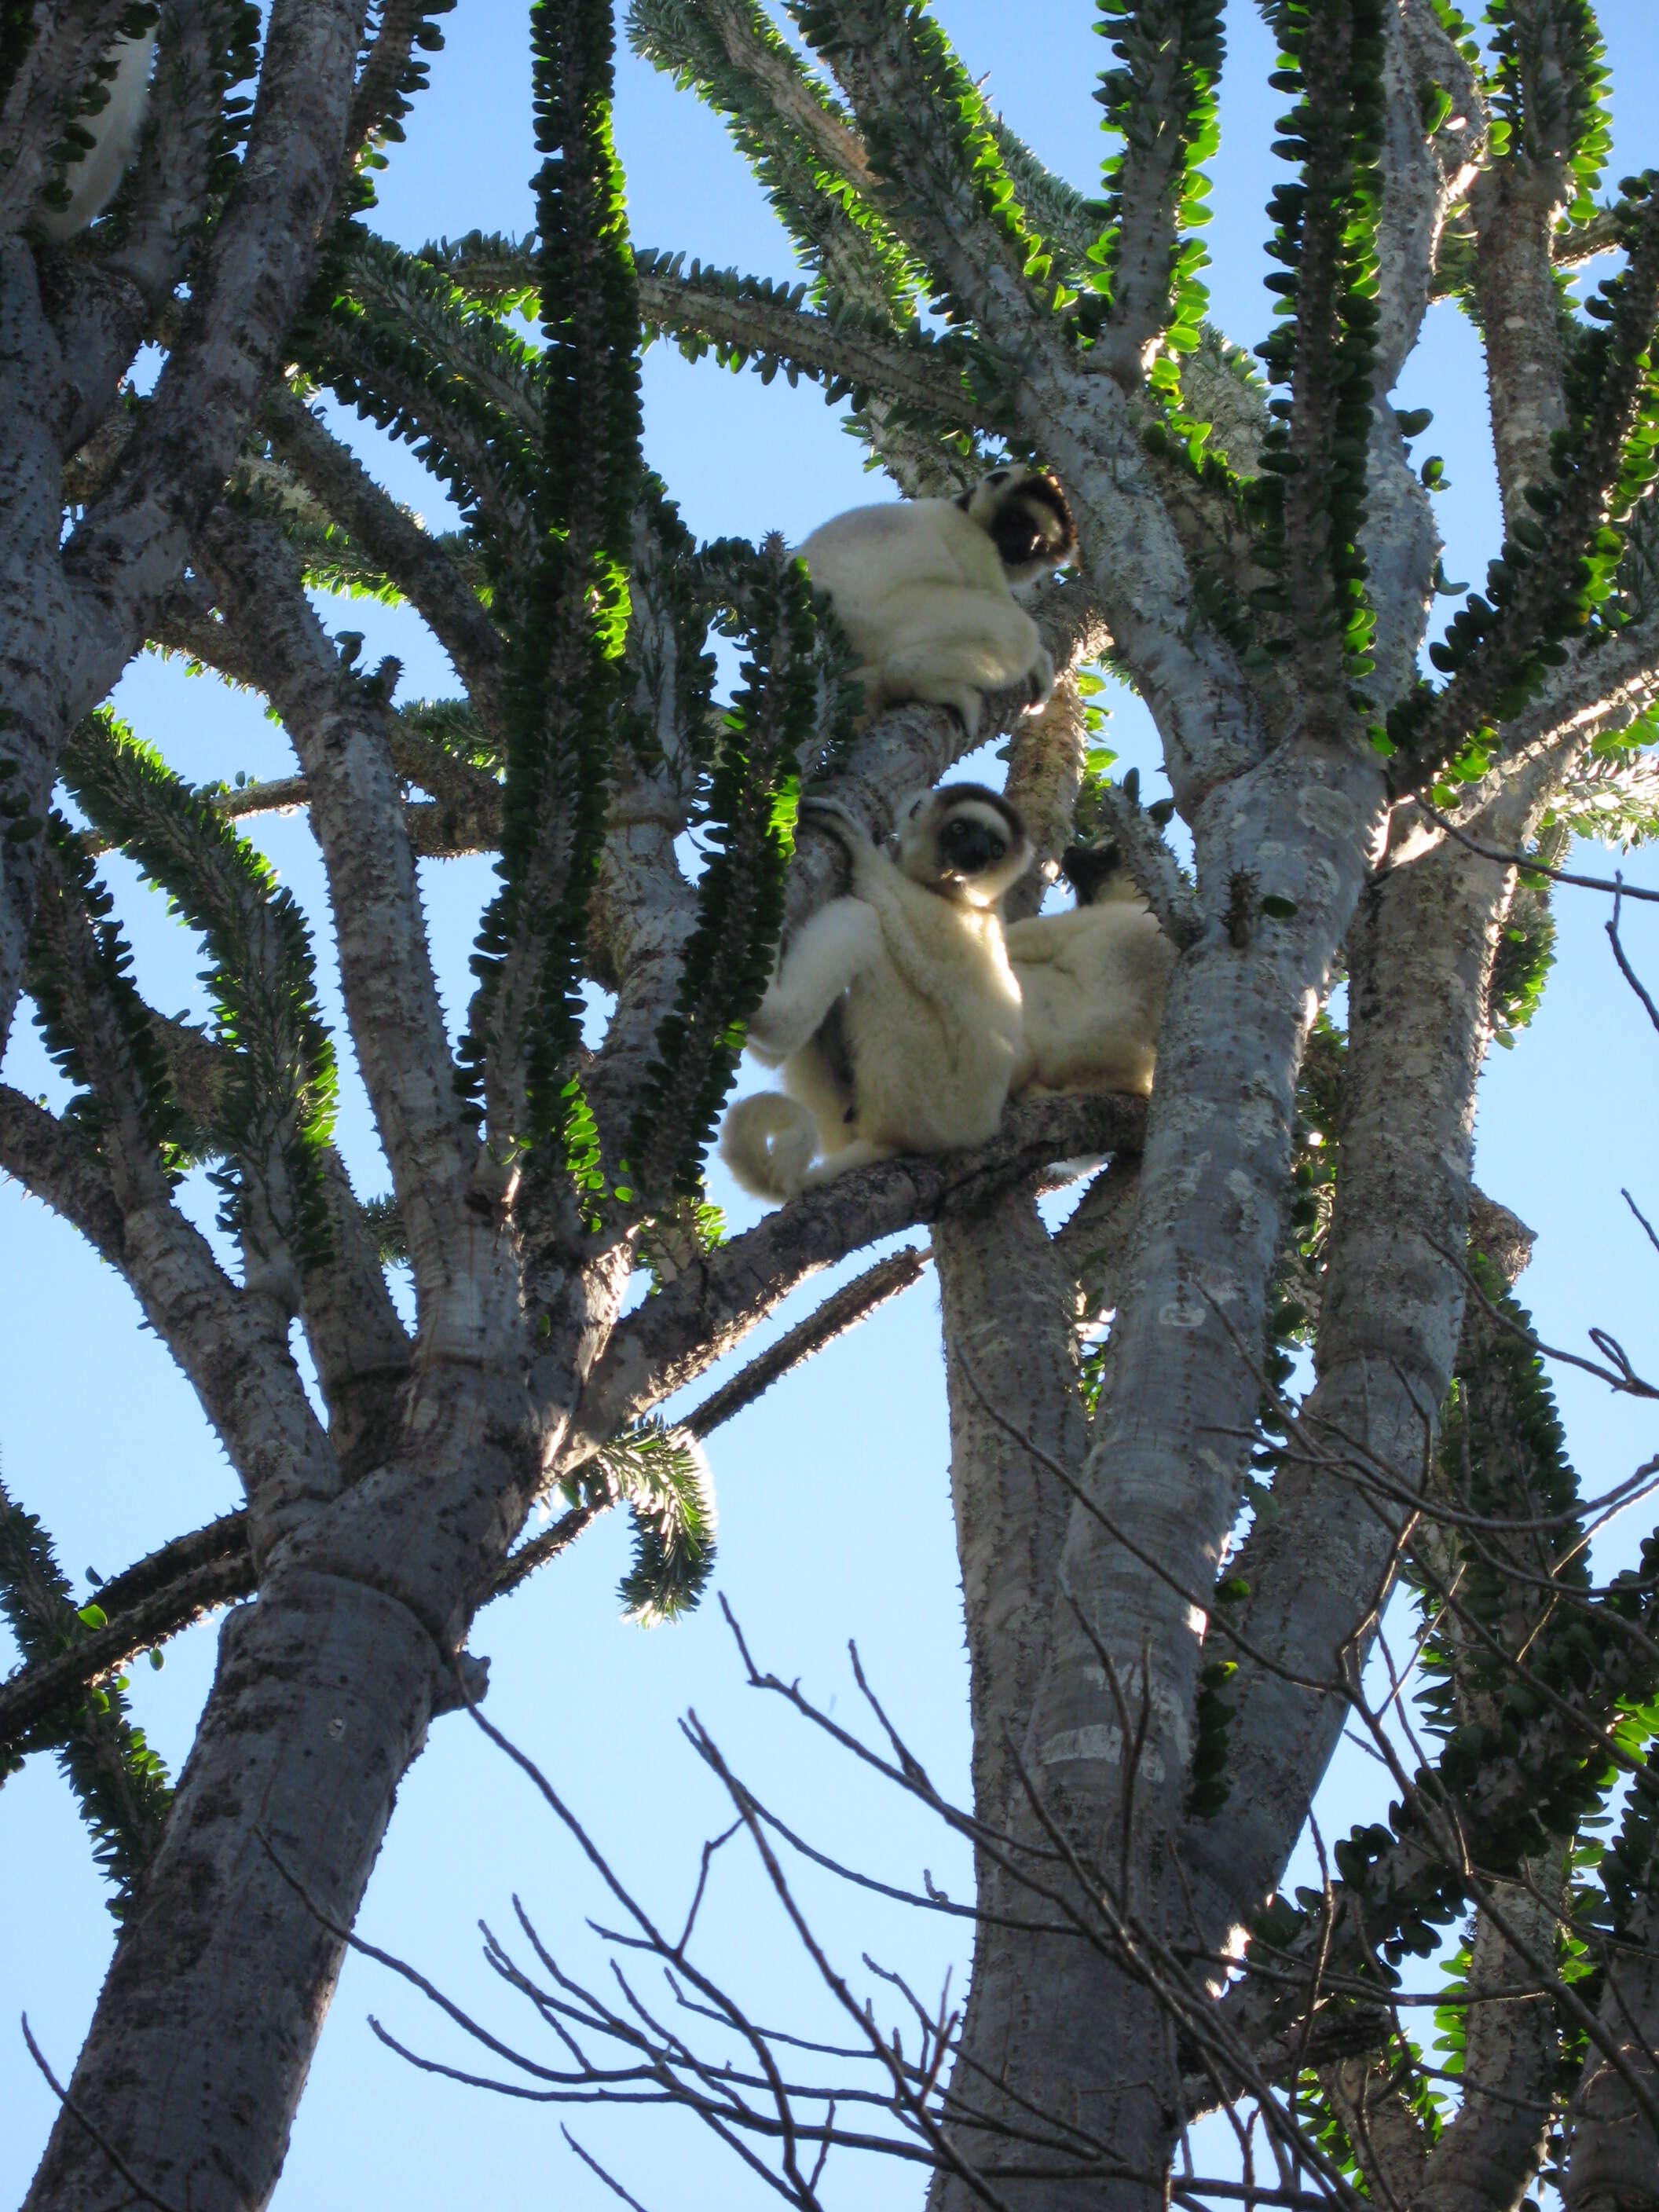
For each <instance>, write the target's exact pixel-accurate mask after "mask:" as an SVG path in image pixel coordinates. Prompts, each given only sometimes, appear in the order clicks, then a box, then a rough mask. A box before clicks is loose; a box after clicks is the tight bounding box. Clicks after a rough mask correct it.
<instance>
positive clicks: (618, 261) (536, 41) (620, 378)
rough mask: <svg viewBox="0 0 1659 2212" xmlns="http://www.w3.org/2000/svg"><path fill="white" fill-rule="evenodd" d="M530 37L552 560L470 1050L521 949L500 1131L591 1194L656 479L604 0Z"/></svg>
mask: <svg viewBox="0 0 1659 2212" xmlns="http://www.w3.org/2000/svg"><path fill="white" fill-rule="evenodd" d="M532 50H533V56H534V83H535V115H536V137H537V144H538V147H539V148H540V149H541V151H542V153H543V154H544V156H545V159H544V162H543V166H542V169H541V173H540V174H539V176H538V179H537V208H538V238H539V255H538V259H539V279H540V293H541V307H542V327H543V334H544V350H543V354H542V357H541V364H540V378H541V381H542V388H543V392H544V399H545V413H544V434H543V471H542V475H541V479H540V481H539V483H538V486H537V489H536V495H535V501H534V504H533V510H532V511H533V512H534V513H535V516H536V521H537V537H538V553H537V565H536V571H535V574H534V576H533V578H532V582H531V586H530V589H529V592H528V601H527V607H526V616H525V619H524V621H523V623H522V624H521V626H520V632H519V635H518V636H517V638H516V639H515V641H514V669H513V684H512V691H511V702H510V736H509V746H508V755H507V785H506V792H505V797H504V800H503V807H502V843H501V864H500V872H501V877H502V890H501V892H500V893H499V894H498V896H497V897H496V898H495V901H494V902H492V904H491V906H490V908H489V913H488V914H487V915H486V916H485V918H484V922H483V928H482V929H481V931H480V933H479V939H478V947H477V951H476V952H475V954H474V956H473V962H472V965H473V970H474V973H475V974H476V975H477V976H478V978H479V990H478V993H477V997H476V999H475V1000H474V1005H473V1014H472V1022H471V1028H470V1030H469V1034H468V1036H467V1039H466V1040H465V1043H464V1046H463V1059H464V1060H465V1063H466V1064H467V1067H468V1070H469V1074H470V1079H471V1088H472V1091H473V1095H474V1096H475V1097H477V1094H478V1092H479V1091H481V1089H482V1083H483V1070H484V1063H485V1060H486V1059H487V1056H488V1052H489V1035H490V1027H491V1024H492V1022H493V1019H494V1018H495V1007H496V1000H497V997H498V993H499V987H500V982H501V975H502V973H503V970H504V968H505V966H506V963H507V962H508V960H509V958H511V959H513V960H514V961H515V962H517V963H519V965H520V969H521V971H522V972H521V975H520V988H521V990H522V991H523V992H524V993H525V994H526V998H527V1000H528V1012H527V1015H526V1018H525V1023H524V1030H523V1034H522V1036H521V1038H520V1040H519V1041H518V1045H517V1048H518V1049H519V1050H520V1051H521V1053H522V1056H523V1062H524V1067H525V1076H526V1115H527V1126H526V1127H524V1128H522V1129H516V1130H513V1131H511V1132H507V1131H502V1132H500V1133H499V1134H500V1135H501V1137H503V1138H507V1137H510V1138H511V1139H513V1141H515V1142H516V1143H517V1144H519V1145H520V1146H526V1147H528V1148H531V1149H532V1150H533V1149H535V1148H536V1147H538V1146H540V1147H541V1148H542V1149H543V1150H544V1152H546V1150H547V1149H548V1146H549V1144H550V1140H555V1141H556V1142H558V1143H560V1144H562V1148H563V1155H564V1158H566V1160H567V1161H568V1164H570V1166H571V1169H572V1171H573V1173H574V1175H575V1176H576V1179H577V1182H578V1184H579V1186H580V1188H583V1189H584V1190H586V1191H587V1192H589V1193H592V1191H594V1190H595V1189H596V1188H598V1186H599V1184H600V1183H602V1182H603V1180H604V1178H603V1174H602V1171H601V1170H600V1169H599V1164H598V1162H597V1158H596V1152H597V1138H596V1134H595V1133H593V1132H592V1126H591V1125H592V1115H591V1114H589V1113H587V1111H586V1106H585V1103H584V1102H582V1101H581V1100H580V1097H576V1096H575V1095H574V1093H573V1090H572V1085H573V1082H574V1079H573V1078H572V1077H571V1076H570V1075H569V1073H568V1062H569V1058H570V1055H571V1053H572V1051H573V1050H574V1046H575V1044H576V1042H577V1040H578V1037H579V1036H580V1016H581V1008H582V1001H581V997H580V990H579V987H578V985H579V975H580V955H581V949H582V945H583V942H584V940H585V938H586V908H587V901H588V896H589V894H590V892H591V890H592V884H593V879H594V876H595V872H596V871H597V868H598V866H599V854H600V849H601V846H602V843H603V840H604V835H605V807H606V801H607V794H608V792H609V787H610V775H611V748H612V745H613V743H614V741H615V734H616V731H617V726H618V724H619V722H620V720H621V716H622V710H623V706H624V691H623V676H624V671H623V649H624V646H625V642H626V638H627V630H628V618H629V589H628V562H629V552H630V550H631V543H632V525H633V513H634V507H635V501H636V499H637V497H638V495H639V489H640V483H641V473H642V471H641V462H640V394H639V368H638V358H637V349H638V339H639V301H638V291H637V288H636V286H635V279H634V265H633V257H632V254H631V252H630V251H629V242H628V225H627V217H626V214H625V212H624V199H623V176H622V169H621V165H620V163H619V162H618V161H617V155H616V150H615V147H614V145H613V143H612V139H611V77H612V67H611V63H612V47H611V9H610V5H609V0H537V4H536V6H535V7H534V8H533V9H532ZM596 1178H597V1182H596Z"/></svg>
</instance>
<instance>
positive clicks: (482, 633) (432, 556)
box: [260, 34, 506, 743]
mask: <svg viewBox="0 0 1659 2212" xmlns="http://www.w3.org/2000/svg"><path fill="white" fill-rule="evenodd" d="M382 35H384V34H382ZM260 420H261V422H262V423H263V424H264V427H265V428H267V429H268V430H269V431H270V435H271V438H272V441H273V442H274V443H275V445H276V449H277V451H278V452H279V453H281V454H282V456H283V459H285V460H286V461H287V462H288V464H289V466H290V468H292V469H293V471H294V472H295V475H296V476H297V477H299V478H300V480H301V483H304V484H306V485H307V487H308V488H309V489H310V490H312V491H313V493H314V494H315V495H316V496H317V497H318V499H319V500H320V501H322V503H323V505H324V507H325V508H326V509H327V510H328V512H329V513H331V514H332V515H333V516H335V517H336V519H337V520H338V521H340V522H341V523H343V525H344V526H345V528H346V530H347V531H348V532H349V533H350V535H351V537H352V538H353V539H354V540H355V541H356V543H357V544H360V545H361V546H362V549H363V550H364V551H365V552H366V553H368V555H369V556H370V557H371V558H372V559H373V560H374V562H376V563H377V564H378V565H379V566H380V568H383V569H384V570H385V571H386V574H387V575H388V576H389V577H390V578H391V579H392V582H393V583H394V584H396V585H397V586H398V590H399V591H400V592H402V593H403V594H404V598H405V599H408V600H409V601H410V604H411V605H413V606H414V607H415V608H416V609H417V610H418V611H419V612H420V614H421V615H422V617H424V619H425V620H426V621H427V623H429V624H430V626H431V629H432V631H433V634H434V635H435V637H436V638H437V640H438V642H439V644H440V645H441V646H442V647H443V648H444V650H445V652H446V653H447V654H448V655H449V657H450V659H452V660H453V662H454V664H455V666H456V670H457V671H458V672H459V676H460V678H461V681H462V683H463V684H465V686H466V689H467V694H468V696H469V697H470V698H471V701H472V703H473V705H474V707H475V708H477V712H478V718H479V720H481V721H482V722H483V726H484V727H485V728H486V730H488V732H489V734H490V736H491V737H492V738H495V740H496V741H497V742H498V743H501V742H504V740H505V730H506V723H505V720H504V716H505V712H506V708H505V701H504V696H503V684H504V682H505V661H506V647H505V645H504V643H503V641H502V638H501V632H500V631H499V630H498V629H496V627H495V623H494V622H493V621H492V620H491V619H490V617H489V615H488V614H487V613H486V612H485V611H484V609H483V607H482V606H481V605H479V602H478V595H477V592H475V591H474V590H473V589H472V587H471V585H470V584H469V583H468V581H467V580H466V578H465V576H464V575H463V574H461V572H460V570H459V568H458V566H457V565H456V563H455V562H454V561H453V558H452V557H451V556H450V555H449V554H448V553H447V551H446V550H444V548H443V547H442V546H441V545H440V544H437V542H436V541H435V539H434V538H430V537H428V534H427V532H425V531H424V530H423V529H422V527H421V525H420V524H419V522H417V521H416V519H415V517H414V516H413V515H411V514H408V513H405V512H404V509H403V508H402V507H398V506H397V505H396V504H395V503H394V502H393V501H392V500H390V499H389V498H388V497H387V496H386V493H385V492H383V491H382V490H381V489H380V486H379V485H378V484H377V483H375V482H374V478H373V477H371V476H370V475H369V474H368V471H367V470H366V469H365V468H364V467H363V466H362V463H361V462H360V461H359V460H358V459H357V457H356V454H355V453H352V452H351V450H350V448H349V447H347V446H344V445H343V444H342V443H341V442H340V441H339V440H338V439H337V438H335V437H332V436H331V435H330V434H329V432H328V431H327V430H326V429H325V428H324V427H323V425H322V423H321V422H319V420H318V419H317V417H316V416H314V415H313V413H312V411H311V410H310V409H309V408H308V407H306V406H303V405H301V403H300V402H299V401H298V400H297V399H295V398H293V397H292V396H291V395H290V394H289V393H287V392H275V393H272V394H271V396H270V398H267V399H266V401H265V403H264V407H263V408H262V409H261V410H260Z"/></svg>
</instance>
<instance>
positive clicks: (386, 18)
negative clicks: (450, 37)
mask: <svg viewBox="0 0 1659 2212" xmlns="http://www.w3.org/2000/svg"><path fill="white" fill-rule="evenodd" d="M454 7H455V0H422V4H421V5H420V6H419V8H418V10H417V12H416V21H415V22H414V24H413V26H412V27H410V28H408V29H407V30H406V31H405V29H404V23H405V21H406V20H407V18H408V15H409V14H410V4H409V0H379V4H378V6H377V7H376V8H375V9H374V17H375V21H374V35H373V36H372V37H371V36H370V33H369V27H368V25H367V24H366V25H365V27H364V38H363V46H362V53H361V55H360V58H359V64H358V82H359V84H360V86H361V85H362V82H364V81H365V80H366V79H369V78H371V77H372V76H374V75H378V72H376V71H375V70H374V61H375V58H376V54H377V52H378V51H379V49H380V42H381V41H382V40H385V39H386V37H387V36H389V35H390V36H392V37H406V38H407V40H408V42H409V46H410V52H408V53H407V54H405V56H404V59H403V60H402V62H401V63H400V64H399V66H398V70H397V71H396V73H395V75H392V76H388V77H387V78H386V80H385V82H383V83H382V84H380V86H379V88H378V89H379V93H380V98H379V101H378V104H377V106H376V110H375V112H374V113H372V114H363V113H361V112H356V113H354V114H353V117H352V122H353V125H354V126H355V127H356V130H357V131H360V132H362V143H361V145H360V147H359V149H358V153H357V159H356V172H355V183H356V190H355V191H354V192H353V194H352V204H351V212H352V213H353V214H354V215H362V213H364V211H365V210H368V209H369V208H372V207H373V206H374V172H375V171H376V170H377V169H384V168H385V167H386V155H385V154H384V153H383V152H382V150H381V149H382V148H383V147H386V146H401V145H402V144H403V143H404V127H403V126H404V116H405V115H407V114H408V113H409V111H410V106H412V104H413V102H414V99H415V95H416V94H417V93H421V92H424V91H425V90H426V88H427V85H428V82H429V81H430V76H431V71H430V69H429V67H428V64H427V62H426V60H425V59H424V57H425V56H426V55H428V54H437V53H441V52H443V45H444V34H443V33H442V32H441V30H440V29H439V27H438V20H437V19H438V17H439V16H441V15H450V14H452V13H453V10H454ZM360 98H361V94H360Z"/></svg>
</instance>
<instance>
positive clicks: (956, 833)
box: [939, 812, 1008, 877]
mask: <svg viewBox="0 0 1659 2212" xmlns="http://www.w3.org/2000/svg"><path fill="white" fill-rule="evenodd" d="M1007 857H1008V836H1007V832H1006V830H1004V829H1000V828H999V829H993V827H992V826H991V824H990V823H988V822H987V821H986V820H985V819H984V818H983V817H982V816H981V815H980V814H979V813H978V812H975V813H972V814H953V815H952V816H951V818H950V820H949V821H948V822H946V823H945V824H944V826H943V827H942V828H941V829H940V830H939V861H940V865H941V866H942V867H943V868H944V870H945V872H946V873H947V874H949V875H952V876H963V877H970V876H981V875H983V874H984V872H985V871H986V870H987V868H991V867H994V866H996V864H997V862H998V861H999V860H1006V859H1007Z"/></svg>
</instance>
